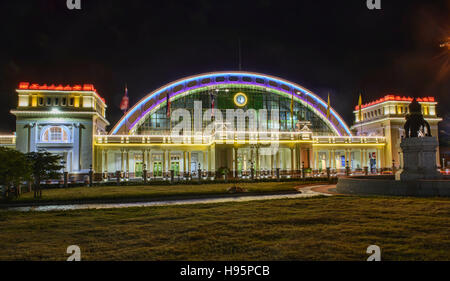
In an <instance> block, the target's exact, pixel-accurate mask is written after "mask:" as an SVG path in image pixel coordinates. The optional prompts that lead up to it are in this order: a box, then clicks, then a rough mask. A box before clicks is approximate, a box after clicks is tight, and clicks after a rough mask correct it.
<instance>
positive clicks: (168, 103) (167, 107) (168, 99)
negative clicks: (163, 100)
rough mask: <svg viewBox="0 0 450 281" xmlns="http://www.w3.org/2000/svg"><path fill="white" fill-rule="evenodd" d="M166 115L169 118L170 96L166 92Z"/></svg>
mask: <svg viewBox="0 0 450 281" xmlns="http://www.w3.org/2000/svg"><path fill="white" fill-rule="evenodd" d="M166 113H167V117H169V118H170V95H169V92H167V104H166Z"/></svg>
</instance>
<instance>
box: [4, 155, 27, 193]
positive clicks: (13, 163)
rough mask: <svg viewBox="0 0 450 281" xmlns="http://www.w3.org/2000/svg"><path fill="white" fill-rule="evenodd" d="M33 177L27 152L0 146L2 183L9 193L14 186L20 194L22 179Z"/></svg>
mask: <svg viewBox="0 0 450 281" xmlns="http://www.w3.org/2000/svg"><path fill="white" fill-rule="evenodd" d="M30 178H31V165H30V162H29V161H28V159H27V157H26V156H25V154H23V153H21V152H19V151H17V150H15V149H11V148H6V147H0V185H4V186H5V188H6V192H8V193H9V191H10V188H11V187H12V186H14V187H15V189H16V195H18V194H19V188H20V184H21V182H22V181H26V180H29V179H30Z"/></svg>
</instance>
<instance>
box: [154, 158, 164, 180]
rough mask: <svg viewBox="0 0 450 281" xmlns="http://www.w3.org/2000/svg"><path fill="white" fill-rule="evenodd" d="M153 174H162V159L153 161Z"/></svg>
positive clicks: (156, 175) (158, 175)
mask: <svg viewBox="0 0 450 281" xmlns="http://www.w3.org/2000/svg"><path fill="white" fill-rule="evenodd" d="M153 176H154V177H161V176H162V162H160V161H155V162H153Z"/></svg>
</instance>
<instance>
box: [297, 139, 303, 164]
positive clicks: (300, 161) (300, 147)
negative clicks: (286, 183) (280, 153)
mask: <svg viewBox="0 0 450 281" xmlns="http://www.w3.org/2000/svg"><path fill="white" fill-rule="evenodd" d="M302 162H303V155H302V146H301V145H300V144H299V145H298V169H299V170H300V169H301V168H302Z"/></svg>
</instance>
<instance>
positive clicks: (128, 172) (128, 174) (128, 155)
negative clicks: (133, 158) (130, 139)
mask: <svg viewBox="0 0 450 281" xmlns="http://www.w3.org/2000/svg"><path fill="white" fill-rule="evenodd" d="M128 178H130V150H128V149H127V179H128Z"/></svg>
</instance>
